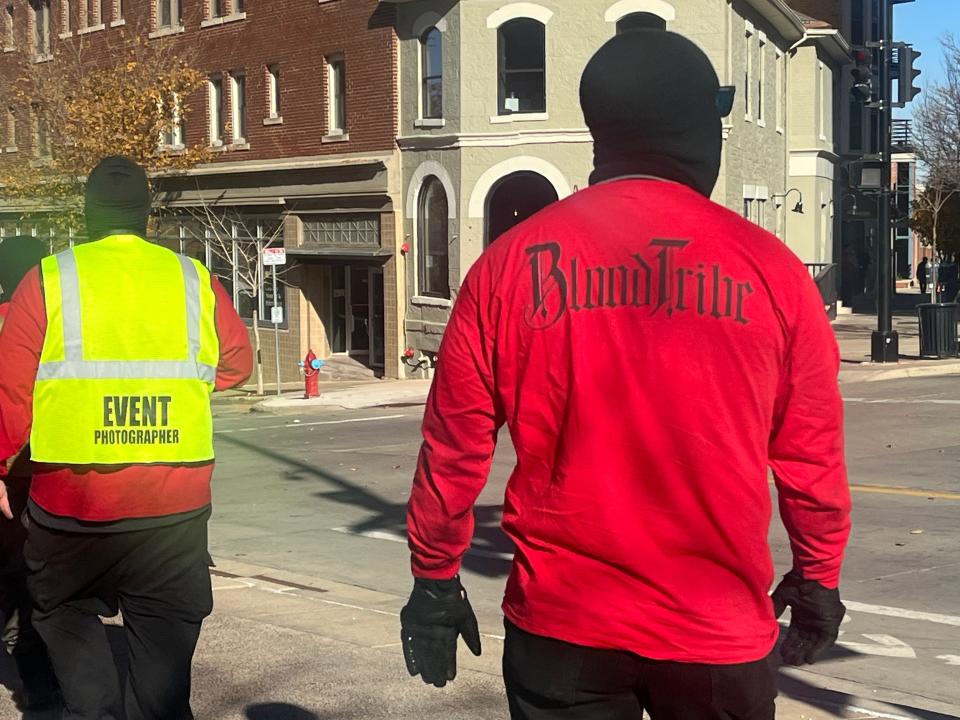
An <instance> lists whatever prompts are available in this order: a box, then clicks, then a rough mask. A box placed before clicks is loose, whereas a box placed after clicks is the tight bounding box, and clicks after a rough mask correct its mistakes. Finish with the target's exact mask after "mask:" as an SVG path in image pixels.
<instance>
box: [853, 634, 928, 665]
mask: <svg viewBox="0 0 960 720" xmlns="http://www.w3.org/2000/svg"><path fill="white" fill-rule="evenodd" d="M843 634H844V632H843V631H842V630H841V631H840V635H841V636H842V635H843ZM863 637H865V638H866V639H867V640H872V641H873V644H869V643H859V642H850V641H849V640H838V641H837V645H841V646H843V647H845V648H847V649H848V650H853V651H854V652H856V653H859V654H861V655H878V656H880V657H895V658H912V659H914V660H916V658H917V653H915V652H914V650H913V648H912V647H910V646H909V645H907V644H906V643H905V642H903V641H902V640H898V639H897V638H895V637H893V636H891V635H868V634H867V633H864V634H863Z"/></svg>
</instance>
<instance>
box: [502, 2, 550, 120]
mask: <svg viewBox="0 0 960 720" xmlns="http://www.w3.org/2000/svg"><path fill="white" fill-rule="evenodd" d="M546 33H547V29H546V26H544V25H543V23H540V22H538V21H537V20H533V19H529V18H518V19H517V20H511V21H509V22H506V23H504V24H503V25H501V26H500V29H499V30H498V31H497V49H498V53H499V56H498V58H497V63H498V65H497V72H498V81H499V82H498V88H497V89H498V95H499V97H498V101H499V107H498V114H500V115H512V114H514V113H545V112H546V111H547V54H546V47H547V45H546V43H547V35H546Z"/></svg>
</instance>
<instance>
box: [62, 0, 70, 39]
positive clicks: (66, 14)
mask: <svg viewBox="0 0 960 720" xmlns="http://www.w3.org/2000/svg"><path fill="white" fill-rule="evenodd" d="M60 34H61V35H69V34H70V0H60Z"/></svg>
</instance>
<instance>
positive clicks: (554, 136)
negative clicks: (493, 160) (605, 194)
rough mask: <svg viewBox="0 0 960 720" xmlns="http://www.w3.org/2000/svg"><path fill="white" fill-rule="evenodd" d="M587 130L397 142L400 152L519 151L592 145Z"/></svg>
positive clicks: (415, 137) (434, 137)
mask: <svg viewBox="0 0 960 720" xmlns="http://www.w3.org/2000/svg"><path fill="white" fill-rule="evenodd" d="M592 142H593V137H592V136H591V135H590V131H589V130H587V129H586V128H576V129H566V130H564V129H558V130H513V131H509V132H487V133H457V134H452V135H433V134H422V135H405V136H403V137H399V138H397V145H399V146H400V149H401V150H405V151H409V150H455V149H458V148H492V147H517V146H522V145H544V144H550V145H554V144H558V143H560V144H570V143H573V144H585V143H592Z"/></svg>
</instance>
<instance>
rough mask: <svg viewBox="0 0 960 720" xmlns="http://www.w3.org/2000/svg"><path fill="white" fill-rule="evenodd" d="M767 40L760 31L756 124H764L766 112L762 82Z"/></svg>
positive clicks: (765, 70) (764, 70) (765, 71)
mask: <svg viewBox="0 0 960 720" xmlns="http://www.w3.org/2000/svg"><path fill="white" fill-rule="evenodd" d="M766 47H767V40H766V37H764V35H763V33H760V72H759V74H758V75H757V124H758V125H765V124H766V121H767V114H766V112H765V110H764V104H765V102H766V98H765V97H764V96H763V83H764V82H765V81H766V79H767V63H766V52H765V49H766Z"/></svg>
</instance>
